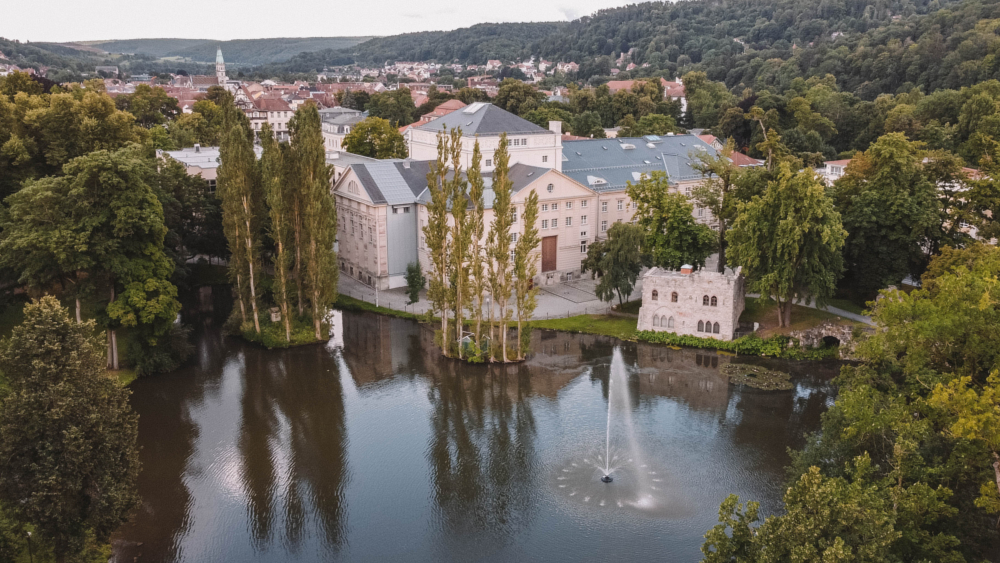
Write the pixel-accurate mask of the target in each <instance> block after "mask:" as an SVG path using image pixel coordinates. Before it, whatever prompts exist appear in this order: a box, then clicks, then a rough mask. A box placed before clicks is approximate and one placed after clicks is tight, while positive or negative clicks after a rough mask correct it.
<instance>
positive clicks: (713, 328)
mask: <svg viewBox="0 0 1000 563" xmlns="http://www.w3.org/2000/svg"><path fill="white" fill-rule="evenodd" d="M712 332H713V333H715V334H719V323H715V324H714V325H712Z"/></svg>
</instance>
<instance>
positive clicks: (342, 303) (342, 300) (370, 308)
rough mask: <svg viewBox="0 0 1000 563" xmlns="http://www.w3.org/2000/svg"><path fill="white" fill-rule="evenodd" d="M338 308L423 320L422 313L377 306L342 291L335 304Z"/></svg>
mask: <svg viewBox="0 0 1000 563" xmlns="http://www.w3.org/2000/svg"><path fill="white" fill-rule="evenodd" d="M334 307H336V308H337V309H343V310H345V311H362V312H368V313H379V314H382V315H389V316H392V317H399V318H401V319H414V320H421V319H422V318H423V316H422V315H415V314H413V313H407V312H406V311H399V310H396V309H390V308H388V307H376V306H375V305H373V304H371V303H369V302H367V301H362V300H360V299H355V298H353V297H351V296H349V295H344V294H343V293H341V294H340V295H338V296H337V302H336V303H335V304H334Z"/></svg>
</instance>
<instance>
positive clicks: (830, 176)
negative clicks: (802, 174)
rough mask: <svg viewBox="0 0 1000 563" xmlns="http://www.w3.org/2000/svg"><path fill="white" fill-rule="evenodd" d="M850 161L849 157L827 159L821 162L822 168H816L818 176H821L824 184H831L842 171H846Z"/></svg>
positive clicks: (842, 173) (841, 174)
mask: <svg viewBox="0 0 1000 563" xmlns="http://www.w3.org/2000/svg"><path fill="white" fill-rule="evenodd" d="M850 163H851V159H849V158H848V159H845V160H828V161H826V162H824V163H823V168H820V169H819V170H817V172H819V174H820V176H822V177H823V181H824V182H826V185H828V186H832V185H833V183H834V182H836V181H837V180H838V179H839V178H840V177H841V176H843V175H844V173H845V172H846V171H847V165H848V164H850Z"/></svg>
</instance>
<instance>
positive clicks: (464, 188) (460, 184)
mask: <svg viewBox="0 0 1000 563" xmlns="http://www.w3.org/2000/svg"><path fill="white" fill-rule="evenodd" d="M450 137H451V150H450V151H449V153H450V154H449V158H450V160H451V165H452V176H451V184H450V190H449V191H450V192H451V193H450V194H449V199H450V200H451V216H452V219H453V221H452V226H451V241H452V251H451V256H450V257H449V259H450V261H451V287H452V306H453V307H454V309H455V339H456V341H457V342H458V358H459V359H461V358H462V332H463V330H464V328H465V327H464V324H463V323H462V313H463V311H464V309H465V303H466V302H467V301H466V300H467V298H468V295H469V269H468V266H467V264H466V261H467V260H468V257H469V245H470V243H471V238H472V229H471V225H469V223H468V221H467V218H466V215H467V207H468V205H469V183H468V182H467V181H466V180H465V179H464V178H462V129H461V128H456V129H452V130H451V133H450Z"/></svg>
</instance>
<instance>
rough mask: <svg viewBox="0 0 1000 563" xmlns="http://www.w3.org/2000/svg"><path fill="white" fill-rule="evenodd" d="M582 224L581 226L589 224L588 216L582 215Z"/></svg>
mask: <svg viewBox="0 0 1000 563" xmlns="http://www.w3.org/2000/svg"><path fill="white" fill-rule="evenodd" d="M580 224H581V225H586V224H587V216H586V215H580Z"/></svg>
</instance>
